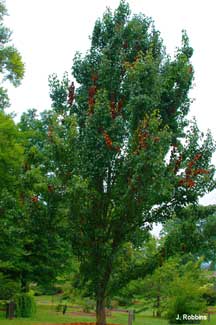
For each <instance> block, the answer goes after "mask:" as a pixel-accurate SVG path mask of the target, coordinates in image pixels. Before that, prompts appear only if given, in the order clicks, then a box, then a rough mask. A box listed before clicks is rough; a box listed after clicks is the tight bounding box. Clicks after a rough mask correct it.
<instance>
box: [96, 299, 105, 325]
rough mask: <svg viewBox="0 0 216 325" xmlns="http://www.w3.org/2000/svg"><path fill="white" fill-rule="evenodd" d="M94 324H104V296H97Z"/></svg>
mask: <svg viewBox="0 0 216 325" xmlns="http://www.w3.org/2000/svg"><path fill="white" fill-rule="evenodd" d="M96 324H97V325H106V313H105V298H104V297H98V298H97V303H96Z"/></svg>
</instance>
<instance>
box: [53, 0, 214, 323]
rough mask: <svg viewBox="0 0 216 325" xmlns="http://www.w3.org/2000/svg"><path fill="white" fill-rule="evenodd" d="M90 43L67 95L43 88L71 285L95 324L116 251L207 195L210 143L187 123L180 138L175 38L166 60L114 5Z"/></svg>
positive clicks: (184, 72)
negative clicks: (75, 281) (90, 303)
mask: <svg viewBox="0 0 216 325" xmlns="http://www.w3.org/2000/svg"><path fill="white" fill-rule="evenodd" d="M91 41H92V42H91V48H90V50H89V51H88V53H87V54H86V55H85V56H84V57H82V56H81V54H79V53H78V54H77V55H76V56H75V59H74V65H73V68H72V71H73V75H74V77H75V78H76V81H77V82H78V83H79V85H80V86H79V87H78V89H77V90H76V91H75V90H74V83H72V84H71V85H70V87H69V83H68V82H67V80H66V79H63V81H62V82H60V81H59V80H58V79H57V78H56V76H53V78H51V79H50V89H51V90H50V94H51V98H52V100H53V109H54V111H55V112H56V113H57V115H56V118H55V121H54V122H52V123H53V126H51V128H50V131H51V134H52V141H53V142H54V143H53V152H55V153H57V152H58V161H59V166H61V167H62V169H61V171H60V169H56V171H55V173H57V172H58V174H59V175H60V174H61V175H60V177H61V179H62V180H63V177H64V178H65V179H66V180H67V181H66V183H65V191H64V193H65V202H68V207H69V218H70V227H71V230H70V236H71V242H72V246H73V250H74V252H75V254H76V255H77V257H78V258H79V261H80V276H81V277H82V280H83V283H85V286H86V288H88V290H89V293H90V294H92V295H93V296H94V297H95V299H96V313H97V323H98V324H105V323H106V319H105V301H106V299H107V297H108V296H109V294H110V292H111V291H110V290H109V288H110V284H111V279H112V275H113V274H114V273H115V270H116V269H117V268H118V264H117V258H118V254H119V252H120V250H121V249H122V247H123V246H124V245H125V243H126V242H132V243H134V240H135V234H136V232H137V230H138V229H139V228H141V227H142V229H143V230H144V231H146V232H147V231H148V230H149V229H150V228H151V227H152V223H153V222H155V221H164V220H166V219H167V218H169V217H170V211H171V210H174V209H177V208H180V207H182V206H185V205H187V204H188V203H189V202H196V201H197V199H198V197H199V196H200V195H203V194H204V193H205V192H207V191H209V190H211V189H213V188H214V186H215V182H214V180H213V175H214V168H213V166H211V165H210V159H211V155H212V152H213V151H214V143H213V140H212V138H211V135H210V133H208V134H207V136H206V137H202V134H201V133H200V132H199V130H198V128H197V125H196V123H195V122H193V123H192V124H191V126H190V128H188V130H187V131H186V130H185V129H184V127H185V126H187V125H188V121H187V119H186V115H187V113H188V110H189V105H190V100H189V97H188V92H189V89H190V88H191V83H192V80H193V68H192V66H191V63H190V57H191V55H192V52H193V51H192V49H191V47H190V46H189V44H188V38H187V35H186V34H185V33H183V37H182V47H181V48H180V49H179V50H178V51H177V53H176V55H175V58H174V59H173V60H171V58H170V57H169V56H167V55H166V53H165V49H164V47H163V44H162V40H161V38H160V36H159V33H158V32H157V31H156V30H155V28H154V25H153V23H152V21H151V19H149V18H147V17H145V16H144V15H142V14H140V15H135V16H132V17H131V16H130V10H129V6H128V5H127V4H126V3H125V2H124V1H121V2H120V5H119V7H118V8H117V10H116V11H115V12H114V14H112V12H111V11H110V10H107V11H106V12H105V14H104V16H103V18H102V20H97V21H96V23H95V27H94V30H93V34H92V38H91ZM68 87H69V88H68ZM184 130H185V131H184ZM182 139H184V142H183V141H182ZM65 172H67V173H68V172H69V174H65ZM66 175H67V177H66Z"/></svg>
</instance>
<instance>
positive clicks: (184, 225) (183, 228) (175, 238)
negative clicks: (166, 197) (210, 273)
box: [162, 205, 216, 267]
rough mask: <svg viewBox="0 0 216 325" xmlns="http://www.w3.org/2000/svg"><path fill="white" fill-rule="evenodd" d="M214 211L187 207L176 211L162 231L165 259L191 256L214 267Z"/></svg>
mask: <svg viewBox="0 0 216 325" xmlns="http://www.w3.org/2000/svg"><path fill="white" fill-rule="evenodd" d="M215 209H216V207H215V206H214V205H212V206H211V205H210V206H192V205H190V206H188V207H187V208H183V209H181V210H179V211H177V212H176V213H175V214H174V215H173V217H172V219H171V220H169V221H168V222H167V223H166V224H165V225H164V228H163V230H162V241H163V246H164V250H165V252H166V257H167V258H168V257H169V256H173V255H176V254H180V255H185V254H191V255H192V256H194V257H196V258H199V257H201V256H202V257H203V258H204V260H205V261H206V262H212V266H213V267H214V265H215V245H216V241H215V240H216V238H215V230H216V221H215V213H216V212H215Z"/></svg>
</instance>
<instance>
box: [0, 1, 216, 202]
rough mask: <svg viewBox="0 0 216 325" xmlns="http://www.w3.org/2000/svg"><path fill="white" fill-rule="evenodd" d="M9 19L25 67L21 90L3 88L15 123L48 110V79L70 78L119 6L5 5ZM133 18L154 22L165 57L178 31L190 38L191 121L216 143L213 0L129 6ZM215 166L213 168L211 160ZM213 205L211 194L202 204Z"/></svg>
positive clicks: (113, 3) (84, 3) (93, 3)
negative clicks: (97, 27)
mask: <svg viewBox="0 0 216 325" xmlns="http://www.w3.org/2000/svg"><path fill="white" fill-rule="evenodd" d="M5 2H6V6H7V9H8V13H9V16H8V17H6V19H5V24H6V25H7V26H8V27H9V28H10V29H11V30H12V31H13V35H12V40H13V44H14V45H15V46H16V48H17V49H18V50H19V52H20V53H21V55H22V58H23V61H24V63H25V69H26V72H25V77H24V79H23V81H22V85H21V86H19V87H18V88H16V89H15V88H13V87H12V86H10V85H7V87H8V89H9V97H10V100H11V109H10V110H11V111H14V112H15V113H16V114H17V118H19V116H20V114H21V113H22V112H24V111H26V110H27V109H29V108H36V109H38V110H39V111H42V110H44V109H48V108H50V100H49V88H48V76H49V75H50V74H52V73H57V74H58V75H59V76H62V74H63V73H64V71H68V72H69V73H70V71H71V67H72V64H73V57H74V54H75V52H76V51H80V52H81V53H85V52H86V51H87V50H88V48H89V45H90V40H89V36H90V35H91V32H92V29H93V26H94V23H95V21H96V19H97V18H98V17H101V16H102V14H103V12H104V11H105V9H106V7H110V8H111V9H115V8H116V7H117V6H118V4H119V0H91V1H87V0H76V1H75V0H37V1H36V0H5ZM128 2H129V4H130V7H131V10H132V13H139V12H142V13H144V14H145V15H146V16H150V17H152V18H153V20H154V21H155V26H156V29H158V30H159V31H160V32H161V37H162V38H163V40H164V45H165V46H166V49H167V52H168V53H169V54H170V55H173V54H174V53H175V51H176V48H177V47H178V46H180V44H181V31H182V30H183V29H185V30H186V31H187V33H188V36H189V39H190V44H191V46H192V47H193V48H194V55H193V58H192V64H193V66H194V69H195V80H194V87H193V90H192V91H191V94H190V95H191V98H194V99H195V100H194V102H193V104H192V105H191V112H190V116H191V117H192V116H195V117H196V119H197V122H198V126H199V127H200V129H201V130H203V131H206V130H207V129H208V128H209V129H210V130H211V131H212V134H213V136H214V138H215V139H216V125H215V120H216V89H215V86H216V83H215V77H216V60H215V58H216V42H215V31H216V20H215V6H216V5H215V0H205V1H204V0H128ZM213 162H216V158H214V160H213ZM200 203H201V204H216V193H215V192H212V193H210V194H209V195H207V196H205V197H204V198H203V199H201V201H200Z"/></svg>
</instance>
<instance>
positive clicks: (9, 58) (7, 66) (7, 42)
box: [0, 0, 25, 111]
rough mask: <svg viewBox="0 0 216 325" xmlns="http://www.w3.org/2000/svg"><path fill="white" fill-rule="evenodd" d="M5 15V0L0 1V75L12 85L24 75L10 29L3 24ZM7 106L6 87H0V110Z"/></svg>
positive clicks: (15, 84)
mask: <svg viewBox="0 0 216 325" xmlns="http://www.w3.org/2000/svg"><path fill="white" fill-rule="evenodd" d="M5 15H7V9H6V7H5V1H4V0H1V1H0V40H1V44H0V76H1V81H5V80H9V81H10V82H11V83H12V84H13V85H14V86H18V85H19V84H20V82H21V80H22V78H23V76H24V70H25V69H24V64H23V62H22V58H21V55H20V53H19V52H18V50H17V49H16V48H15V47H14V46H13V45H12V44H11V34H12V33H11V31H10V29H8V28H7V27H5V26H4V24H3V19H4V16H5ZM8 106H9V98H8V95H7V91H6V89H4V88H3V87H0V111H3V110H4V109H5V108H7V107H8Z"/></svg>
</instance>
